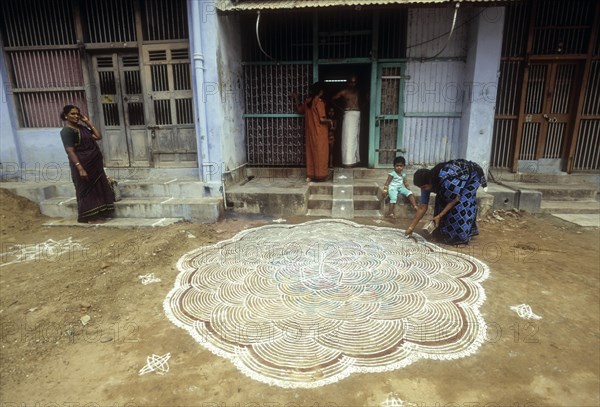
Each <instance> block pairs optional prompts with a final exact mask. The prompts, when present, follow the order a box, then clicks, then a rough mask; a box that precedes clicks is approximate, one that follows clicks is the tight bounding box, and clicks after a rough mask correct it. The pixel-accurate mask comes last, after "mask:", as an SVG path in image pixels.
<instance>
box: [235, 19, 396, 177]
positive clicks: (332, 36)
mask: <svg viewBox="0 0 600 407" xmlns="http://www.w3.org/2000/svg"><path fill="white" fill-rule="evenodd" d="M378 19H379V20H378V22H379V32H380V33H384V34H383V35H379V36H375V35H374V28H375V25H374V14H373V13H371V12H366V11H365V12H361V13H339V12H319V13H312V12H294V13H278V12H272V13H264V14H261V19H260V25H259V35H260V41H261V45H262V48H263V50H264V51H265V53H263V52H261V50H260V47H259V45H258V42H257V39H256V36H255V27H256V16H255V15H245V16H242V27H243V28H242V29H243V33H244V35H242V50H243V51H242V52H243V57H242V59H243V61H244V62H243V64H244V86H245V88H244V95H245V96H244V100H245V114H244V119H245V125H246V145H247V158H248V163H249V164H250V165H256V166H301V165H304V163H305V147H304V146H305V141H304V121H303V118H302V116H300V115H298V114H296V113H295V110H294V106H293V103H292V101H291V99H290V96H291V95H292V94H297V95H301V96H302V97H304V96H306V95H307V94H308V89H309V86H310V84H311V83H313V81H315V80H316V77H317V75H318V66H319V65H320V64H342V63H350V64H351V63H362V64H370V63H372V61H373V55H372V50H373V49H374V47H379V50H380V57H382V58H387V59H388V60H389V61H394V60H397V59H399V58H403V57H405V46H406V34H405V24H404V22H405V21H406V10H389V12H386V13H382V14H381V16H379V17H378ZM319 27H321V28H319ZM374 44H375V46H374ZM396 88H397V87H396ZM396 88H395V91H398V89H396ZM396 100H397V99H396ZM367 119H368V117H365V120H367ZM361 120H362V119H361ZM392 121H394V120H392ZM395 122H397V120H396V121H395ZM386 126H387V124H384V128H387V127H386ZM390 126H392V124H390ZM393 126H395V127H394V129H393V130H394V131H396V132H399V131H401V129H400V130H398V129H399V127H398V124H397V123H396V124H395V125H393ZM388 127H389V126H388ZM385 131H387V133H385V132H384V136H383V140H384V141H383V144H382V145H381V146H379V145H378V147H379V148H389V149H391V148H392V147H393V148H395V147H396V137H397V133H395V134H393V135H392V133H393V131H392V128H391V127H389V129H387V130H385ZM388 133H389V134H388ZM386 135H387V136H386ZM388 136H389V137H388ZM392 136H393V137H392ZM364 137H367V135H366V134H365V135H364ZM390 137H391V138H390ZM388 138H389V140H388ZM392 138H393V140H392ZM388 144H389V146H388Z"/></svg>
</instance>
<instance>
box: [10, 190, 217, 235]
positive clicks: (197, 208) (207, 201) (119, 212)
mask: <svg viewBox="0 0 600 407" xmlns="http://www.w3.org/2000/svg"><path fill="white" fill-rule="evenodd" d="M2 188H5V189H8V190H10V191H11V192H13V193H14V194H16V195H20V196H23V197H25V198H28V199H30V200H32V201H34V202H36V203H37V204H39V206H40V211H41V213H42V214H44V215H46V216H50V217H55V218H64V219H70V220H75V221H76V218H77V200H76V199H75V189H74V187H73V184H72V183H64V182H61V183H55V184H50V185H42V184H40V183H31V182H23V183H21V182H5V183H2ZM119 189H120V191H121V195H122V199H121V200H120V201H118V202H115V212H114V216H115V219H116V218H125V219H137V220H138V221H136V222H134V223H136V224H140V225H141V224H144V225H146V224H149V225H152V224H156V225H161V224H162V223H161V222H159V223H156V222H157V220H161V219H169V220H170V221H176V220H187V221H192V222H199V223H214V222H216V221H217V220H218V219H219V218H220V217H221V215H222V214H223V212H224V208H223V200H222V197H221V195H220V194H219V193H218V192H217V191H215V190H214V187H211V186H208V185H206V184H205V183H203V182H200V181H192V180H182V181H179V180H177V179H154V180H124V181H120V182H119ZM142 219H146V220H147V221H145V222H142V221H141V220H142ZM66 223H68V222H66ZM109 223H110V224H112V222H109ZM114 223H115V225H116V224H117V223H119V222H114ZM121 223H122V222H121ZM163 223H164V222H163Z"/></svg>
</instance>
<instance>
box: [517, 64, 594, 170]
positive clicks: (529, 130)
mask: <svg viewBox="0 0 600 407" xmlns="http://www.w3.org/2000/svg"><path fill="white" fill-rule="evenodd" d="M581 68H582V65H581V63H579V62H577V61H560V62H542V61H540V62H533V63H531V65H530V66H529V74H528V77H527V84H526V89H527V90H526V94H525V103H524V108H523V111H522V112H521V120H520V121H521V122H522V123H523V125H522V127H521V129H520V133H521V134H520V139H521V142H520V144H519V145H518V146H517V148H519V156H518V157H519V160H539V159H555V160H562V162H561V164H560V167H563V164H564V161H565V158H566V155H567V154H568V151H567V147H568V144H569V143H568V141H569V140H568V136H569V134H571V132H572V129H571V126H572V123H573V121H574V120H573V119H574V115H575V114H574V112H575V110H576V105H575V104H576V102H577V101H576V95H577V91H578V89H579V81H580V77H581V72H582V69H581Z"/></svg>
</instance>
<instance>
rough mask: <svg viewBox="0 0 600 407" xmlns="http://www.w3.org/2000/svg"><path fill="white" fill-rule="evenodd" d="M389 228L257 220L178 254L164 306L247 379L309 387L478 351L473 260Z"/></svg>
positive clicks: (477, 269)
mask: <svg viewBox="0 0 600 407" xmlns="http://www.w3.org/2000/svg"><path fill="white" fill-rule="evenodd" d="M403 233H404V231H402V230H400V229H392V228H383V227H378V226H363V225H358V224H356V223H353V222H349V221H345V220H317V221H311V222H307V223H303V224H299V225H267V226H262V227H259V228H256V229H249V230H245V231H243V232H240V233H239V234H237V235H236V236H234V237H233V238H232V239H229V240H226V241H222V242H219V243H217V244H215V245H212V246H209V247H202V248H199V249H196V250H194V251H192V252H190V253H187V254H185V255H184V256H183V257H182V258H181V259H179V261H178V263H177V267H178V269H179V270H180V273H179V275H178V276H177V279H176V282H175V287H174V288H173V289H172V290H171V291H170V292H169V294H168V295H167V297H166V299H165V301H164V304H163V305H164V309H165V312H166V314H167V316H168V317H169V319H170V320H171V321H172V322H173V323H174V324H175V325H177V326H179V327H181V328H183V329H185V330H187V331H188V332H189V333H190V334H191V335H192V336H193V337H194V338H195V339H196V340H197V341H198V342H199V343H200V344H202V345H203V346H204V347H206V348H207V349H209V350H210V351H212V352H213V353H215V354H217V355H220V356H222V357H226V358H228V359H230V360H231V361H232V362H233V363H234V364H235V366H237V368H238V369H240V370H241V371H242V372H243V373H244V374H246V375H248V376H249V377H251V378H253V379H256V380H259V381H262V382H265V383H268V384H272V385H277V386H281V387H300V388H309V387H318V386H322V385H325V384H330V383H334V382H336V381H339V380H341V379H343V378H345V377H347V376H348V375H350V374H352V373H355V372H382V371H391V370H395V369H398V368H401V367H404V366H407V365H409V364H410V363H412V362H414V361H416V360H418V359H420V358H427V359H456V358H460V357H464V356H467V355H470V354H473V353H474V352H475V351H476V350H477V349H478V348H479V347H480V345H481V344H482V342H483V341H484V338H485V333H486V324H485V321H484V320H483V318H482V316H481V314H480V313H479V307H480V306H481V304H482V303H483V302H484V300H485V294H484V290H483V288H482V287H481V282H482V281H484V280H485V279H486V278H487V276H488V273H489V270H488V267H487V266H486V265H485V264H484V263H482V262H480V261H479V260H477V259H475V258H473V257H471V256H466V255H462V254H460V253H455V252H451V251H447V250H444V249H442V248H440V247H438V246H435V245H433V244H431V243H428V242H427V241H425V240H424V239H423V238H422V237H420V236H415V237H414V239H407V238H405V237H404V236H403Z"/></svg>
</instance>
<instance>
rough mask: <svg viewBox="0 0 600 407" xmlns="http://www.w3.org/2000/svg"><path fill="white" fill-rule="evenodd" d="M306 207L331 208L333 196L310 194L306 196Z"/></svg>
mask: <svg viewBox="0 0 600 407" xmlns="http://www.w3.org/2000/svg"><path fill="white" fill-rule="evenodd" d="M307 206H308V209H331V208H332V206H333V196H332V195H327V194H312V195H310V196H309V197H308V203H307Z"/></svg>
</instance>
